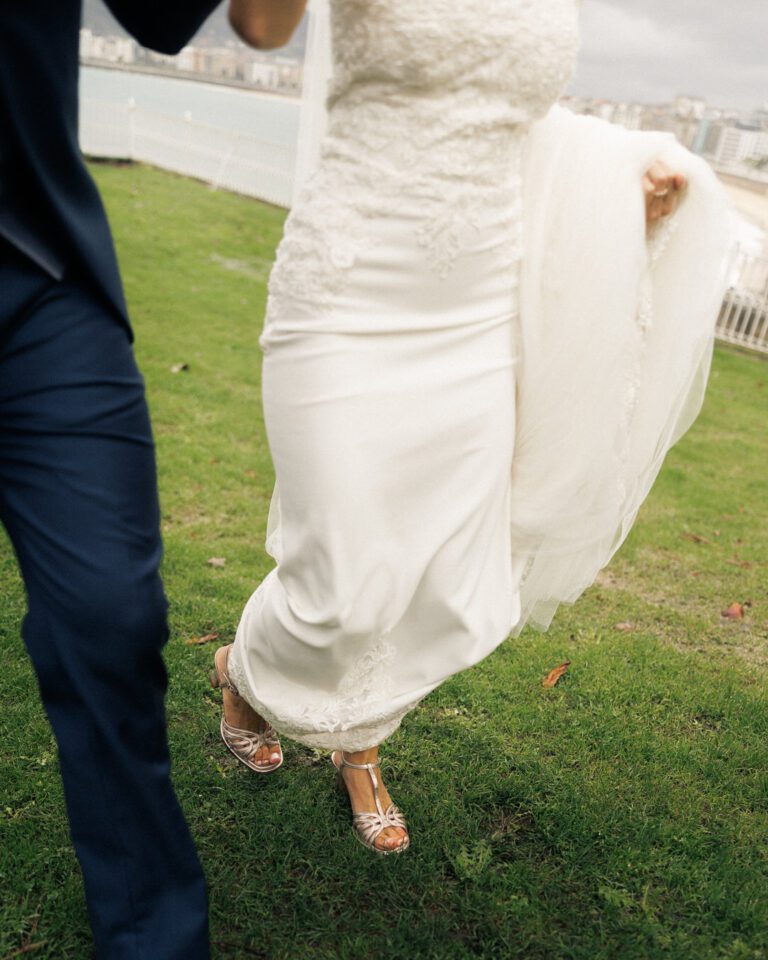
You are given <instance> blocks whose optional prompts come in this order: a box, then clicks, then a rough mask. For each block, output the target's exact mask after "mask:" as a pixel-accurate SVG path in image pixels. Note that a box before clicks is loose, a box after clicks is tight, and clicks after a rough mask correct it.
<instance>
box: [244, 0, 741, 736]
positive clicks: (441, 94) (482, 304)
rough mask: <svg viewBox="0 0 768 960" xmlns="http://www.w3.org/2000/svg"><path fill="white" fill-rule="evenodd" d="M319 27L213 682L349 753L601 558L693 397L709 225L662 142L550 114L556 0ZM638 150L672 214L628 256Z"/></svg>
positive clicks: (569, 33)
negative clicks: (326, 41)
mask: <svg viewBox="0 0 768 960" xmlns="http://www.w3.org/2000/svg"><path fill="white" fill-rule="evenodd" d="M331 13H332V34H333V51H334V73H333V80H332V84H331V88H330V97H329V100H328V106H329V113H328V129H327V133H326V135H325V137H324V139H323V143H322V149H321V159H320V162H319V165H318V167H317V169H316V170H315V172H314V173H313V175H312V176H311V177H310V179H309V180H308V181H307V182H306V184H305V185H304V187H303V189H302V190H301V191H300V193H299V194H298V196H297V199H296V201H295V203H294V205H293V208H292V210H291V213H290V215H289V217H288V220H287V222H286V226H285V235H284V238H283V240H282V242H281V244H280V247H279V250H278V254H277V260H276V263H275V266H274V269H273V271H272V275H271V279H270V286H269V302H268V309H267V317H266V322H265V328H264V333H263V335H262V338H261V341H260V342H261V345H262V348H263V351H264V366H263V400H264V415H265V421H266V427H267V435H268V440H269V445H270V450H271V453H272V457H273V461H274V465H275V473H276V487H275V492H274V496H273V499H272V504H271V508H270V518H269V530H268V541H267V549H268V550H269V552H270V554H271V555H272V556H273V557H274V559H275V561H276V566H275V568H274V569H273V570H272V571H271V572H270V573H269V574H268V576H267V577H266V578H265V579H264V581H263V582H262V583H261V584H260V586H259V587H258V589H257V590H256V592H255V593H254V594H253V596H252V597H251V599H250V600H249V602H248V604H247V606H246V608H245V611H244V613H243V616H242V620H241V623H240V626H239V629H238V632H237V637H236V641H235V646H234V649H233V651H232V654H231V656H230V672H231V674H232V678H233V680H234V681H235V683H236V684H237V686H238V688H239V690H240V692H241V694H242V695H243V696H244V697H245V698H246V699H247V700H248V701H249V702H250V703H251V704H252V705H253V707H254V708H255V709H256V710H257V711H258V712H259V713H261V714H262V715H263V716H264V717H266V718H267V719H268V720H269V721H270V722H271V723H272V724H273V725H274V726H275V727H276V728H277V730H278V731H279V732H281V733H284V734H286V735H288V736H290V737H294V738H296V739H298V740H300V741H302V742H304V743H306V744H309V745H312V746H316V747H324V748H343V749H346V750H360V749H364V748H366V747H369V746H372V745H374V744H377V743H380V742H381V741H382V740H383V739H384V738H385V737H387V736H388V735H389V734H390V733H391V732H392V731H393V730H394V729H395V728H396V727H397V725H398V724H399V723H400V721H401V719H402V717H403V716H404V715H405V713H406V712H407V711H408V710H410V709H412V708H413V707H414V706H415V705H416V704H417V703H418V701H419V700H421V699H422V698H423V697H424V696H425V695H426V694H427V693H428V692H429V691H430V690H432V689H434V688H435V687H436V686H437V685H438V684H439V683H440V682H441V681H443V680H444V679H446V678H447V677H449V676H450V675H452V674H454V673H456V672H458V671H460V670H463V669H465V668H467V667H469V666H471V665H473V664H475V663H477V662H478V661H479V660H481V659H482V658H483V657H485V656H487V655H488V654H489V653H490V652H491V651H492V650H493V649H494V648H495V647H496V646H497V645H498V644H499V643H501V642H502V641H503V640H504V639H505V638H506V637H508V636H509V635H510V633H518V632H519V631H520V629H521V628H522V626H523V624H524V623H525V622H527V621H531V622H534V623H537V624H538V625H540V626H546V625H547V624H548V622H549V620H550V619H551V616H552V613H553V612H554V609H555V607H556V606H557V604H558V603H560V602H564V601H572V600H574V599H576V597H577V596H578V595H579V593H580V592H581V591H583V589H584V588H585V587H586V586H588V585H589V583H590V582H591V581H592V580H593V579H594V576H595V574H596V573H597V571H598V570H599V569H600V567H601V566H603V565H604V564H605V563H607V561H608V559H610V556H611V555H612V553H613V552H614V551H615V550H616V549H617V547H618V546H619V544H620V543H621V542H622V540H623V539H624V537H625V536H626V533H627V531H628V529H629V527H630V526H631V523H632V521H633V519H634V516H635V514H636V512H637V508H638V507H639V504H640V502H641V501H642V499H643V498H644V496H645V495H646V493H647V491H648V489H649V487H650V484H651V483H652V482H653V478H654V477H655V475H656V472H657V471H658V468H659V466H660V463H661V459H662V458H663V455H664V453H665V452H666V449H667V448H668V447H669V445H670V444H671V443H672V442H674V440H675V439H676V438H677V436H679V434H680V433H681V432H682V431H683V430H684V429H685V428H686V427H687V426H688V425H689V423H690V422H691V420H692V419H693V417H694V416H695V414H696V412H697V410H698V405H699V404H700V400H701V394H702V390H703V384H704V383H705V381H706V372H707V368H708V359H709V351H710V350H711V342H712V326H713V323H714V311H715V310H716V306H717V298H718V296H719V295H720V293H721V288H720V282H721V281H719V280H718V279H717V277H718V276H719V273H720V271H719V269H718V268H719V258H722V253H723V250H722V249H721V246H722V241H720V240H718V239H717V238H718V237H719V236H720V235H721V234H722V232H723V224H724V220H723V219H722V210H720V208H719V207H718V204H719V202H720V199H719V194H718V193H717V190H716V187H715V186H714V185H713V183H712V182H711V180H710V179H707V178H708V174H707V173H706V172H705V171H703V170H702V169H700V168H699V167H697V166H696V164H695V162H694V161H693V160H692V158H689V157H687V155H686V158H685V161H684V162H683V158H681V157H679V156H677V154H675V152H674V151H675V148H674V146H673V145H672V144H671V142H670V140H669V138H662V139H659V138H656V139H651V140H649V139H647V138H646V139H642V141H641V142H638V141H636V140H632V141H631V143H630V145H629V147H627V146H626V144H627V141H626V140H625V139H624V138H619V139H618V140H617V139H616V137H617V135H615V134H613V133H611V134H608V133H606V131H605V130H604V129H603V125H601V126H600V129H599V132H596V131H595V130H594V129H593V128H592V127H589V126H588V127H587V128H586V136H585V128H584V127H583V126H582V125H577V129H575V130H572V128H571V121H570V120H567V119H564V118H563V117H562V116H560V115H559V114H558V113H557V112H555V113H551V112H550V107H551V106H552V104H553V103H554V102H555V101H556V100H557V99H558V97H559V96H560V94H561V93H562V92H563V90H564V88H565V87H566V85H567V83H568V82H569V80H570V78H571V75H572V72H573V69H574V66H575V61H576V55H577V48H578V24H577V2H576V0H465V2H463V3H461V4H457V3H455V2H454V0H331ZM547 115H548V116H547ZM545 116H547V119H544V118H545ZM633 136H636V135H633ZM569 144H571V145H572V146H573V150H572V151H571V150H569ZM665 152H666V153H667V154H670V152H671V154H672V155H671V159H672V161H673V162H674V161H680V162H681V163H683V166H684V167H685V165H686V164H688V167H687V168H686V169H687V172H688V173H689V175H690V176H691V177H692V180H693V183H692V187H691V196H690V197H689V199H688V201H687V202H686V204H684V205H683V207H684V208H685V207H687V206H691V209H692V212H691V213H690V214H688V213H686V214H685V216H683V217H682V219H681V214H682V211H681V214H679V215H678V216H677V217H676V218H675V219H676V220H680V223H679V224H678V230H677V231H676V233H674V234H673V233H672V232H671V231H670V230H667V231H665V232H664V233H663V234H659V235H658V236H657V237H656V238H655V239H654V241H653V242H652V245H651V247H650V248H649V247H647V245H646V242H645V236H644V221H643V208H642V193H641V185H640V181H641V175H642V172H643V169H644V166H643V165H644V164H645V163H646V161H648V162H649V161H650V160H652V159H653V158H654V157H655V156H656V155H663V154H664V153H665ZM606 163H607V164H608V167H607V168H605V169H604V167H605V164H606ZM590 164H593V165H594V166H593V167H590ZM611 164H613V165H614V166H613V167H612V166H610V165H611ZM678 165H679V164H678ZM596 178H602V183H601V186H600V189H599V190H598V191H597V192H596V190H595V187H594V186H593V185H591V183H592V180H594V179H596ZM699 185H701V186H700V187H699ZM603 189H604V191H605V195H604V196H603V195H601V191H602V190H603ZM558 191H560V193H559V192H558ZM612 191H613V192H612ZM579 203H580V204H582V206H581V207H579V206H578V204H579ZM585 203H586V204H588V205H587V206H585V205H584V204H585ZM604 205H605V207H606V210H607V212H604ZM608 208H609V209H608ZM611 217H613V218H614V219H613V220H611ZM685 217H692V219H691V220H690V222H688V221H686V219H685ZM718 218H720V219H718ZM702 221H703V222H702ZM622 231H623V232H622ZM678 236H682V237H683V238H684V243H683V245H681V244H680V243H677V245H676V241H675V238H676V237H678ZM697 238H698V239H697ZM702 238H704V239H702ZM691 243H693V244H694V247H695V246H696V244H697V243H698V245H699V246H698V248H696V249H695V250H693V251H692V252H691V253H690V254H689V255H686V250H685V247H686V246H690V244H691ZM719 243H720V247H719V246H718V244H719ZM702 244H703V245H704V246H702ZM585 246H586V248H587V249H584V248H585ZM654 247H655V252H654ZM662 248H664V249H662ZM617 250H618V251H619V253H617ZM694 258H697V260H698V261H699V262H697V264H696V267H695V272H694V273H690V272H689V273H688V274H686V273H685V268H686V264H688V265H690V264H691V263H692V261H693V259H694ZM702 258H703V262H701V261H702ZM665 269H666V270H667V272H668V275H665V274H664V270H665ZM680 270H682V274H681V273H680V272H679V271H680ZM669 271H676V272H673V273H669ZM677 277H679V278H680V279H681V282H683V283H690V282H691V281H693V282H694V283H695V287H696V292H695V294H694V295H693V296H692V297H691V298H689V299H688V300H687V301H683V300H681V298H680V296H679V293H678V290H677V284H676V282H675V280H676V278H677ZM665 298H666V299H665ZM681 308H682V310H683V313H684V314H685V319H680V318H679V316H678V315H679V314H680V311H681ZM656 330H658V331H659V333H658V335H657V334H656V333H655V331H656ZM655 338H656V339H655ZM670 346H672V348H673V353H674V357H672V358H671V359H670V357H669V352H670V349H669V348H670Z"/></svg>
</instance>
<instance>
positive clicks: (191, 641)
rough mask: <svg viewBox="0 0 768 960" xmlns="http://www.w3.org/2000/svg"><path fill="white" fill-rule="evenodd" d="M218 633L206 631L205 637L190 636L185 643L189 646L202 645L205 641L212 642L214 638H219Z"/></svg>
mask: <svg viewBox="0 0 768 960" xmlns="http://www.w3.org/2000/svg"><path fill="white" fill-rule="evenodd" d="M218 639H219V635H218V633H206V635H205V636H204V637H190V639H189V640H185V641H184V643H186V645H187V646H188V647H198V646H202V645H203V644H204V643H210V642H211V641H212V640H218Z"/></svg>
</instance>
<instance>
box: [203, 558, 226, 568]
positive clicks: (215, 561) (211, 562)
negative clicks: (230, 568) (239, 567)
mask: <svg viewBox="0 0 768 960" xmlns="http://www.w3.org/2000/svg"><path fill="white" fill-rule="evenodd" d="M205 562H206V563H207V564H208V566H209V567H225V566H226V565H227V561H226V560H225V559H224V557H210V559H208V560H206V561H205Z"/></svg>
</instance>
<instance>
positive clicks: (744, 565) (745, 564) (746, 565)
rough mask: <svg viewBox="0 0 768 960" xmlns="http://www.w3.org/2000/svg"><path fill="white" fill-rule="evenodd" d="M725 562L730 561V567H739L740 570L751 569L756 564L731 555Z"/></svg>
mask: <svg viewBox="0 0 768 960" xmlns="http://www.w3.org/2000/svg"><path fill="white" fill-rule="evenodd" d="M725 562H726V563H730V564H731V566H732V567H739V569H741V570H752V569H753V568H754V567H755V566H756V564H754V563H750V561H749V560H739V558H738V557H732V558H731V559H730V560H726V561H725Z"/></svg>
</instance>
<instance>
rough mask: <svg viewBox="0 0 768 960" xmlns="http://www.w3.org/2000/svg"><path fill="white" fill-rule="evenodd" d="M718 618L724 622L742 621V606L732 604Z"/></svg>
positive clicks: (741, 604) (740, 604)
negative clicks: (721, 618)
mask: <svg viewBox="0 0 768 960" xmlns="http://www.w3.org/2000/svg"><path fill="white" fill-rule="evenodd" d="M720 616H721V617H723V618H724V619H725V620H743V619H744V604H743V603H738V602H735V603H732V604H731V605H730V607H728V609H727V610H723V611H721V613H720Z"/></svg>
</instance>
